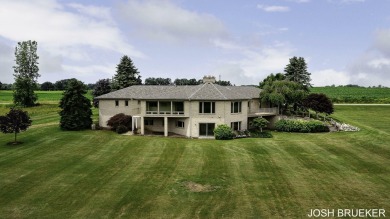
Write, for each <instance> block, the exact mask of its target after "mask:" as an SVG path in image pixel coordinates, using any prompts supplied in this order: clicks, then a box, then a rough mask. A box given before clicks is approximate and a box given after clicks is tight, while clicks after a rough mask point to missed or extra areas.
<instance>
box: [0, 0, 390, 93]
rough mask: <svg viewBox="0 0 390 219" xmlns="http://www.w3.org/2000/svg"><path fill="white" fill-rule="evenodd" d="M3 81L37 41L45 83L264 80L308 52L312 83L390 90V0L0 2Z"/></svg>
mask: <svg viewBox="0 0 390 219" xmlns="http://www.w3.org/2000/svg"><path fill="white" fill-rule="evenodd" d="M0 5H1V7H0V82H2V83H13V81H14V77H13V68H12V66H14V65H15V54H14V52H15V47H16V45H17V42H20V41H27V40H35V41H37V42H38V51H37V53H38V56H39V69H40V70H39V73H40V75H41V77H39V79H38V82H40V83H43V82H45V81H51V82H55V81H58V80H61V79H68V78H77V79H79V80H81V81H83V82H85V83H95V82H96V81H98V80H99V79H105V78H112V76H113V75H114V74H115V73H116V66H117V65H118V64H119V61H120V58H121V57H122V56H123V55H128V56H129V57H130V58H131V59H132V60H133V63H134V65H135V66H136V67H137V68H138V70H139V72H140V75H141V78H142V79H143V80H145V78H148V77H164V78H167V77H168V78H171V79H172V80H174V79H176V78H196V79H201V78H202V77H203V76H204V75H213V76H215V77H216V78H217V79H219V78H221V79H222V80H228V81H231V83H232V84H235V85H249V84H259V82H260V81H262V80H263V79H264V78H265V77H266V76H267V75H269V74H271V73H278V72H283V71H284V68H285V66H286V65H287V64H288V63H289V59H290V58H292V57H294V56H297V57H303V58H304V59H305V60H306V62H307V66H308V71H309V72H310V73H311V79H312V81H311V83H312V84H313V85H314V86H326V85H333V84H334V85H346V84H358V85H361V86H378V85H382V86H388V87H389V86H390V13H389V11H390V0H245V1H239V0H212V1H211V0H143V1H141V0H111V1H105V0H84V1H77V0H74V1H72V0H12V1H11V0H0Z"/></svg>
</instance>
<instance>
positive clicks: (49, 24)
mask: <svg viewBox="0 0 390 219" xmlns="http://www.w3.org/2000/svg"><path fill="white" fill-rule="evenodd" d="M0 3H1V8H0V26H1V27H2V28H1V29H0V36H2V37H4V38H6V39H9V40H12V41H23V40H28V39H32V40H36V41H38V43H39V44H40V45H41V46H43V47H44V48H45V49H48V50H49V51H52V52H53V53H55V55H64V56H65V55H66V56H70V58H72V56H74V55H75V53H78V51H76V52H74V48H76V47H88V48H101V49H106V50H112V51H118V52H120V53H123V54H128V55H131V56H136V57H142V56H143V54H142V53H141V52H140V51H137V50H136V49H134V47H133V46H132V45H130V44H129V43H127V42H126V40H125V38H124V36H123V34H122V33H121V31H120V30H119V28H118V27H117V26H116V25H115V24H114V23H113V21H112V19H111V18H110V17H111V16H110V11H109V9H107V8H103V7H96V6H86V5H81V4H70V5H62V4H60V3H59V2H57V1H56V0H47V1H43V0H39V1H34V2H33V1H22V0H14V1H5V0H1V1H0ZM71 9H73V11H72V10H71ZM21 15H23V16H21ZM10 21H12V22H10ZM77 58H79V57H77V56H76V59H77Z"/></svg>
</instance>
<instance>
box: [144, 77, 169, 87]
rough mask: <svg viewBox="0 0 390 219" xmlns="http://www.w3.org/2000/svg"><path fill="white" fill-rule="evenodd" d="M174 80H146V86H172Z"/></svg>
mask: <svg viewBox="0 0 390 219" xmlns="http://www.w3.org/2000/svg"><path fill="white" fill-rule="evenodd" d="M171 84H172V80H171V79H170V78H153V77H151V78H146V79H145V85H171Z"/></svg>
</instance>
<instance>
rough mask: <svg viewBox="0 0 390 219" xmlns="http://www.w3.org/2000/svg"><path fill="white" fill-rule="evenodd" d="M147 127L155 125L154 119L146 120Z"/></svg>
mask: <svg viewBox="0 0 390 219" xmlns="http://www.w3.org/2000/svg"><path fill="white" fill-rule="evenodd" d="M145 125H153V119H145Z"/></svg>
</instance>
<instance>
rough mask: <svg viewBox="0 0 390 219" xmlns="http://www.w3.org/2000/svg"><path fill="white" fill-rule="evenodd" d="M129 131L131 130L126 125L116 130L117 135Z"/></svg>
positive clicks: (119, 126)
mask: <svg viewBox="0 0 390 219" xmlns="http://www.w3.org/2000/svg"><path fill="white" fill-rule="evenodd" d="M127 131H129V129H128V128H127V127H126V126H124V125H118V127H117V128H116V133H118V134H123V133H126V132H127Z"/></svg>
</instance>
